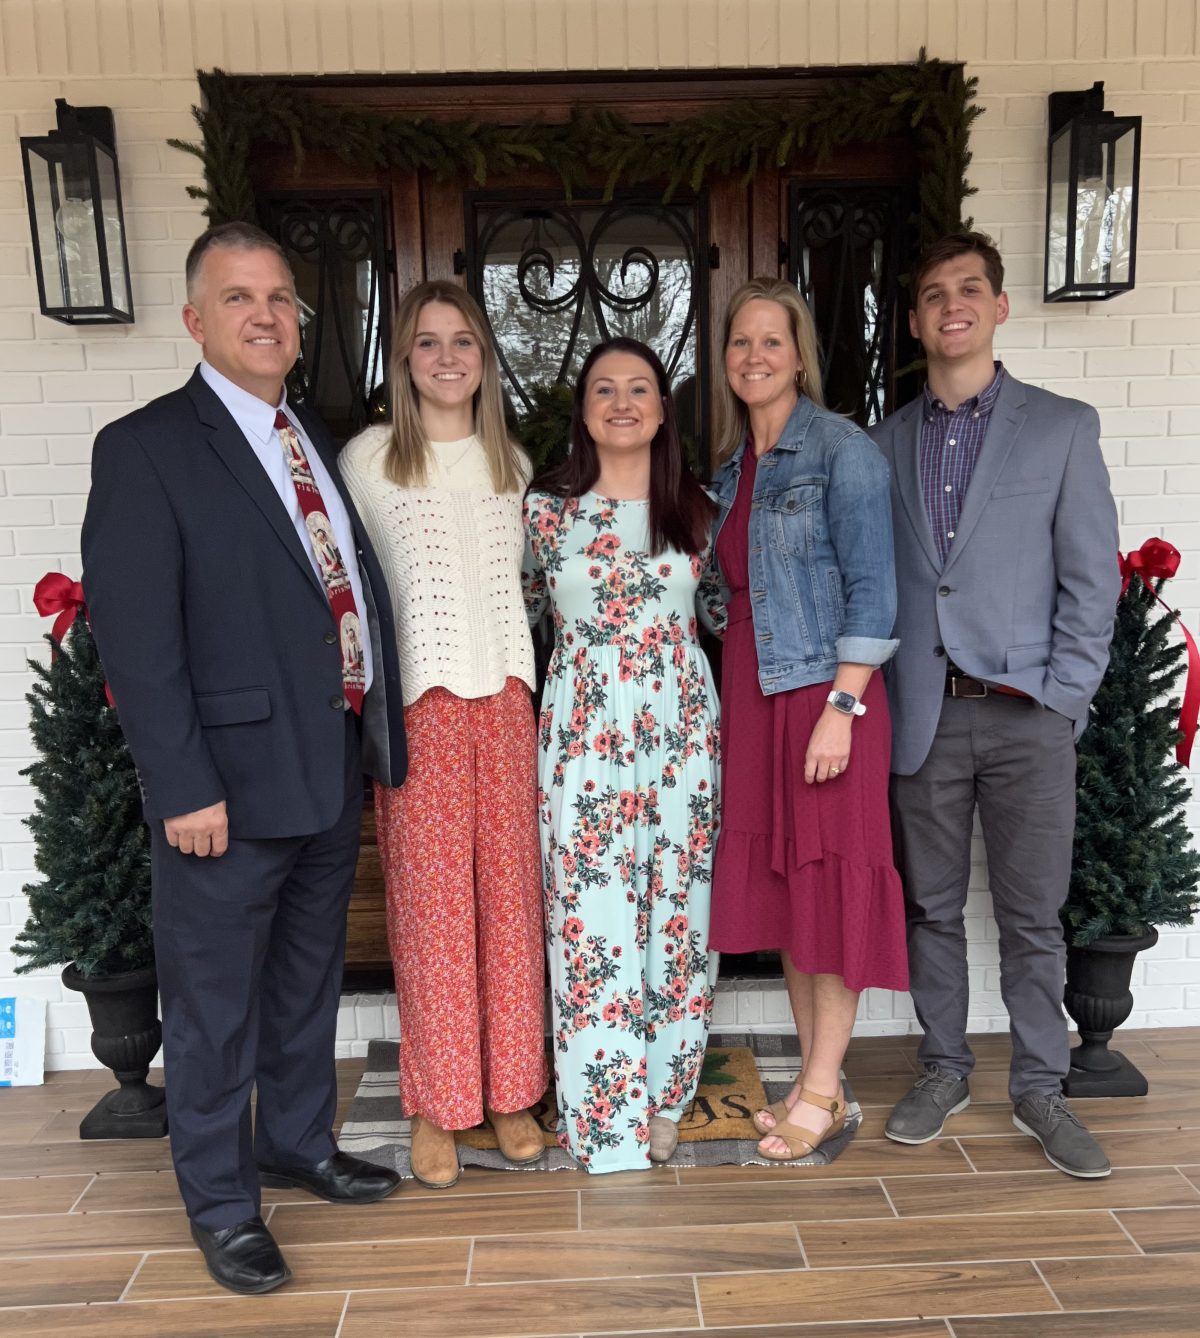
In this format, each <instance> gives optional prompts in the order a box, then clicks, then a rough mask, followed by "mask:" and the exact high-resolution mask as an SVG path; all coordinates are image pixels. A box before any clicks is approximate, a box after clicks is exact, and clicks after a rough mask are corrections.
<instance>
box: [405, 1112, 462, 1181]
mask: <svg viewBox="0 0 1200 1338" xmlns="http://www.w3.org/2000/svg"><path fill="white" fill-rule="evenodd" d="M461 1169H462V1168H461V1167H460V1166H459V1164H458V1149H457V1147H456V1145H455V1142H454V1131H453V1130H452V1129H443V1128H441V1127H440V1126H439V1125H436V1124H433V1123H431V1122H430V1121H429V1120H426V1119H422V1118H421V1116H420V1115H414V1116H413V1117H412V1173H413V1175H415V1176H416V1178H417V1179H418V1180H419V1181H420V1182H421V1183H422V1184H423V1185H425V1186H426V1187H427V1188H429V1189H449V1188H450V1186H451V1185H452V1184H454V1182H455V1181H456V1180H457V1179H458V1177H459V1175H460V1173H461Z"/></svg>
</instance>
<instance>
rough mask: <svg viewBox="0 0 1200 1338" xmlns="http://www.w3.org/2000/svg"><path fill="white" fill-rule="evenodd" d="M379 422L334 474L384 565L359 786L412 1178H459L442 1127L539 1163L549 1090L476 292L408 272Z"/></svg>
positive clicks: (491, 398)
mask: <svg viewBox="0 0 1200 1338" xmlns="http://www.w3.org/2000/svg"><path fill="white" fill-rule="evenodd" d="M389 375H390V385H391V399H392V422H391V424H390V425H389V426H377V427H369V428H367V429H366V430H365V431H363V432H361V433H360V434H359V435H358V436H357V437H355V438H354V439H353V441H351V442H350V443H349V444H348V445H347V446H346V448H345V450H344V451H343V452H342V455H341V469H342V473H343V475H344V477H345V480H346V483H347V486H348V487H349V490H350V494H351V496H352V498H353V500H354V504H355V506H356V507H357V508H358V510H359V513H360V514H361V516H362V518H363V521H364V522H365V524H366V527H367V530H368V532H369V533H370V536H371V541H372V543H373V544H374V545H375V549H376V551H377V552H378V554H379V556H380V560H381V561H382V562H383V564H384V569H385V571H386V572H387V575H388V582H389V588H390V593H391V597H392V604H393V607H394V609H395V614H396V630H397V636H398V639H399V651H400V666H401V676H402V680H403V687H404V703H405V728H406V730H407V734H408V747H409V766H408V778H407V779H406V781H405V783H404V785H403V786H402V787H401V788H399V789H391V788H389V787H386V786H376V792H375V814H376V825H377V828H378V834H379V850H380V857H381V861H382V865H383V873H384V880H385V885H386V889H387V909H388V937H389V942H390V947H391V953H392V961H393V963H394V966H395V972H396V991H397V996H398V1002H399V1008H400V1092H401V1100H402V1102H403V1105H404V1109H405V1111H406V1113H407V1114H408V1115H409V1116H410V1117H411V1118H412V1124H413V1142H412V1166H413V1173H414V1175H416V1176H417V1178H418V1179H419V1180H421V1181H423V1182H424V1183H425V1184H427V1185H431V1186H434V1187H439V1188H440V1187H444V1186H448V1185H450V1184H453V1183H454V1181H455V1180H456V1179H457V1178H458V1172H459V1167H458V1158H457V1153H456V1150H455V1142H454V1130H456V1129H468V1128H471V1127H473V1126H474V1125H476V1124H479V1123H480V1121H481V1120H482V1119H483V1118H484V1117H485V1115H486V1117H487V1119H488V1120H489V1121H490V1122H491V1124H492V1126H493V1128H494V1130H495V1133H496V1136H497V1139H498V1141H499V1143H500V1148H501V1151H502V1152H503V1153H504V1155H505V1156H506V1157H508V1158H509V1159H510V1160H512V1161H515V1162H527V1161H533V1160H536V1158H538V1157H539V1156H541V1154H542V1148H543V1139H542V1134H541V1130H540V1129H539V1128H538V1126H537V1124H536V1122H535V1121H534V1119H533V1117H532V1116H531V1115H530V1114H529V1111H528V1108H529V1107H530V1106H531V1105H533V1104H534V1103H535V1102H537V1101H538V1100H539V1099H540V1098H541V1097H542V1095H543V1093H544V1092H545V1090H546V1079H547V1073H546V1060H545V1051H544V1043H543V986H544V974H543V934H542V898H541V861H540V851H539V845H538V831H537V798H536V794H537V780H536V741H535V729H534V718H533V712H532V708H531V705H530V692H531V690H532V687H533V683H534V663H533V648H532V644H531V641H530V636H529V629H528V624H527V622H526V619H525V613H524V608H523V603H522V596H521V555H522V550H523V542H524V538H523V532H522V526H521V498H522V494H523V492H524V490H525V486H526V484H527V482H528V477H529V466H528V463H527V461H526V459H525V457H524V455H523V453H522V452H521V450H520V448H519V447H518V446H517V445H516V444H515V443H514V442H513V441H512V440H511V439H510V438H509V436H508V433H507V431H506V429H505V425H504V413H503V404H502V399H501V392H500V379H499V372H498V369H497V364H496V355H495V352H494V350H493V348H492V343H491V340H490V338H489V336H488V333H487V328H486V325H485V323H484V317H483V314H482V312H481V311H480V310H479V307H478V306H477V305H476V303H475V302H474V300H473V299H472V298H471V297H470V296H469V295H468V294H467V293H465V292H464V291H463V290H462V289H460V288H458V287H457V286H455V285H454V284H449V283H438V282H434V283H423V284H420V285H419V286H418V287H416V288H414V289H413V290H412V291H411V292H409V293H408V294H407V295H406V296H405V298H404V299H403V301H402V302H401V303H400V308H399V311H398V312H397V317H396V324H395V332H394V344H393V351H392V356H391V365H390V369H389Z"/></svg>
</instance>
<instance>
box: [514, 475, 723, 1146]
mask: <svg viewBox="0 0 1200 1338" xmlns="http://www.w3.org/2000/svg"><path fill="white" fill-rule="evenodd" d="M648 511H649V506H648V503H646V502H624V501H610V500H607V499H605V498H601V497H598V496H596V495H595V494H594V493H588V494H586V495H585V496H583V497H580V498H572V499H564V498H561V497H552V496H548V495H547V494H545V493H539V492H531V493H530V494H529V496H528V498H527V499H526V504H525V533H526V549H525V566H524V585H525V597H526V605H527V610H528V613H529V617H530V620H531V621H533V622H536V621H537V620H538V619H539V618H540V617H541V615H542V613H543V612H544V611H545V609H546V605H547V602H548V603H549V605H550V607H551V611H552V614H553V619H554V652H553V656H552V658H551V660H550V667H549V672H548V675H547V679H546V689H545V695H544V698H543V701H542V714H541V720H540V722H539V744H540V759H539V776H538V782H539V783H538V808H539V815H540V820H541V833H542V865H543V873H544V879H545V895H546V938H547V954H548V957H549V963H550V984H551V992H552V995H553V1004H554V1066H555V1084H556V1089H557V1093H558V1115H559V1125H558V1137H559V1142H560V1143H561V1144H562V1146H563V1147H565V1148H567V1149H568V1151H570V1152H571V1153H572V1154H573V1155H574V1156H575V1157H576V1158H577V1159H578V1160H579V1161H580V1162H581V1163H582V1164H583V1165H584V1166H586V1167H587V1168H588V1170H589V1171H627V1170H638V1169H642V1168H644V1167H646V1166H648V1165H649V1164H650V1162H649V1151H648V1143H649V1136H650V1135H649V1120H650V1117H651V1116H653V1115H663V1116H666V1117H667V1118H668V1119H673V1120H679V1119H680V1118H682V1116H683V1115H684V1114H685V1113H686V1111H687V1108H688V1106H689V1104H690V1103H691V1100H692V1098H693V1096H694V1095H695V1092H696V1084H697V1081H698V1079H699V1076H700V1067H701V1064H702V1063H703V1060H704V1047H705V1043H706V1041H707V1037H708V1027H709V1021H710V1019H711V1016H712V998H713V985H714V983H715V981H716V974H717V959H716V955H715V954H710V953H708V952H707V950H706V945H707V943H708V913H709V897H710V892H711V886H712V857H713V846H714V842H715V839H716V834H717V824H718V812H719V810H718V800H717V777H718V773H719V763H720V759H719V756H718V733H717V724H718V721H717V713H718V707H717V694H716V692H715V691H714V689H713V685H712V677H711V671H710V669H709V664H708V660H707V658H706V657H705V655H704V652H703V651H702V650H701V648H700V645H699V642H698V640H697V625H696V618H697V610H699V611H700V612H701V613H702V614H703V615H704V617H705V621H706V622H708V623H709V625H710V626H712V625H717V624H718V623H719V622H720V621H721V620H723V617H724V612H723V609H722V606H721V600H720V593H719V590H718V585H717V578H716V576H715V573H714V571H713V569H712V566H711V564H710V562H709V560H708V558H709V555H708V554H707V553H703V554H701V555H700V556H698V557H692V556H689V555H687V554H684V553H678V552H675V551H672V550H668V551H665V552H663V553H661V554H659V555H658V556H657V557H651V556H650V555H649V554H648V552H647V551H646V550H647V546H648V536H647V520H648Z"/></svg>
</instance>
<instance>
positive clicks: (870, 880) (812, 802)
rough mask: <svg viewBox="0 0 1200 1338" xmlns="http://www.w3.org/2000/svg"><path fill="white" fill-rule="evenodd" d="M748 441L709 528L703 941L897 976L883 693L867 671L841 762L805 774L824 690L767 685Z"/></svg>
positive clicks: (828, 968) (826, 968) (868, 979)
mask: <svg viewBox="0 0 1200 1338" xmlns="http://www.w3.org/2000/svg"><path fill="white" fill-rule="evenodd" d="M757 464H758V461H757V460H756V458H755V456H754V452H753V450H752V449H750V448H749V447H748V448H747V449H746V450H745V451H744V452H743V456H742V473H741V478H740V479H739V481H738V490H737V495H736V497H735V498H734V502H733V507H732V509H731V510H730V512H729V516H728V518H727V519H726V521H725V524H724V525H723V526H722V527H721V533H720V536H719V538H718V540H717V560H718V562H719V564H720V567H721V573H722V575H723V576H724V578H725V582H726V584H727V585H728V587H729V590H730V600H729V627H728V630H727V631H726V633H725V645H724V649H723V651H722V655H721V752H722V757H723V768H722V786H721V835H720V838H719V840H718V842H717V853H716V861H715V865H714V869H713V898H712V922H711V928H710V931H709V947H710V948H715V949H717V950H718V951H720V952H757V951H762V950H767V949H772V948H778V949H783V950H786V951H787V952H788V953H790V955H791V958H792V961H793V963H794V964H795V966H796V969H797V970H798V971H803V972H806V973H810V974H823V975H824V974H827V975H834V976H841V977H842V979H843V980H844V982H845V984H846V987H847V988H848V989H852V990H863V989H866V988H867V987H868V986H877V987H881V988H884V989H891V990H907V989H908V956H907V951H906V947H905V933H904V894H903V891H902V889H901V886H900V877H899V875H898V874H897V872H896V868H895V865H894V864H893V862H892V836H891V827H890V824H889V819H888V766H889V763H890V760H891V743H892V728H891V721H890V718H889V716H888V706H887V693H886V690H885V688H884V685H883V680H882V678H881V676H880V675H879V674H872V675H871V681H870V683H869V684H868V685H867V689H866V691H865V693H864V694H863V699H862V700H863V704H864V705H865V706H866V708H867V713H866V715H862V716H858V717H856V719H855V721H854V728H853V733H852V736H851V745H850V764H849V766H848V767H847V768H846V770H845V771H844V772H843V773H842V774H841V775H840V776H837V777H835V778H834V779H833V780H828V781H825V782H824V783H823V784H816V783H814V784H812V785H808V784H805V780H804V755H805V752H806V751H807V748H808V740H809V736H810V735H811V734H812V730H813V726H814V725H815V724H816V722H817V719H818V717H819V716H820V714H821V712H822V711H823V710H824V709H825V699H826V698H827V697H828V696H829V690H830V683H829V682H824V683H814V684H812V685H811V686H809V687H803V688H793V689H792V690H791V691H788V692H778V693H775V694H774V695H772V696H769V697H768V696H764V695H763V691H762V689H761V687H760V686H759V682H758V653H757V650H756V647H755V640H754V624H753V622H752V620H751V612H750V595H749V590H748V575H747V572H748V559H749V524H750V499H751V497H752V495H753V493H754V477H755V471H756V467H757Z"/></svg>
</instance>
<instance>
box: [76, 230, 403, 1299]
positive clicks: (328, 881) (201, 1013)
mask: <svg viewBox="0 0 1200 1338" xmlns="http://www.w3.org/2000/svg"><path fill="white" fill-rule="evenodd" d="M187 293H188V301H187V305H186V306H185V307H184V309H183V319H184V323H185V325H186V326H187V330H188V333H189V334H190V335H191V336H192V338H193V339H195V340H196V342H197V343H199V344H200V345H201V347H202V349H203V352H204V357H203V361H202V362H201V364H200V366H199V367H198V368H197V370H196V372H195V373H194V374H193V376H192V377H191V379H190V380H189V381H188V383H187V385H185V386H184V387H183V389H181V390H178V391H175V392H173V393H172V394H169V395H164V396H163V397H162V398H160V399H157V400H154V401H153V402H152V403H150V404H148V405H146V406H145V407H144V408H142V409H139V410H137V411H136V412H134V413H132V414H129V415H128V416H127V417H125V418H122V419H120V420H119V421H118V422H116V423H113V424H111V425H110V426H109V427H106V428H105V429H104V430H103V431H102V432H101V433H100V434H99V436H98V437H97V438H96V443H95V450H94V453H93V460H92V491H91V495H90V497H89V499H88V507H87V514H86V516H85V519H84V524H83V561H84V572H83V583H84V589H85V591H86V593H87V599H88V605H89V608H90V611H91V616H92V622H93V626H94V629H95V634H96V640H97V643H98V645H99V648H100V654H101V658H102V660H103V664H104V669H105V673H106V674H107V676H108V681H109V685H110V687H111V690H112V693H113V698H114V700H115V702H116V707H117V710H118V712H119V714H120V719H121V726H122V729H123V730H124V732H125V736H126V738H127V740H128V743H129V747H130V751H131V752H132V754H133V759H134V762H135V763H136V765H137V768H138V775H139V779H140V781H141V784H142V790H143V801H144V807H145V814H146V819H147V822H148V823H149V825H150V831H151V837H152V871H153V905H154V943H155V957H156V962H157V968H158V980H159V989H160V991H161V995H162V1006H163V1052H164V1059H165V1064H166V1075H167V1102H168V1111H169V1117H170V1125H171V1151H172V1156H173V1159H174V1162H175V1170H176V1176H177V1178H178V1181H179V1187H180V1192H181V1194H182V1196H183V1200H184V1204H185V1205H186V1207H187V1212H188V1217H189V1218H190V1220H191V1226H192V1235H193V1237H194V1238H195V1240H196V1242H197V1244H198V1245H199V1246H200V1249H201V1250H202V1252H203V1253H204V1256H205V1260H206V1262H207V1264H208V1267H209V1271H210V1272H211V1273H212V1275H213V1277H214V1278H216V1280H217V1281H218V1282H220V1283H221V1284H222V1285H223V1286H225V1287H228V1288H229V1289H231V1290H233V1291H238V1292H246V1293H256V1292H265V1291H270V1290H271V1289H272V1288H274V1287H278V1286H279V1285H280V1284H282V1283H283V1282H286V1281H287V1279H288V1277H289V1276H290V1272H289V1270H288V1267H287V1265H286V1263H285V1262H284V1260H283V1257H282V1255H281V1254H280V1252H279V1249H278V1247H277V1246H276V1244H275V1241H274V1240H273V1239H272V1237H271V1234H270V1232H269V1231H268V1230H267V1228H266V1226H265V1225H264V1224H263V1221H262V1218H261V1217H260V1215H259V1210H260V1184H267V1185H271V1186H296V1187H300V1188H304V1189H307V1190H309V1191H311V1192H312V1193H314V1194H316V1195H318V1196H319V1197H321V1198H324V1199H328V1200H331V1201H334V1202H352V1203H365V1202H371V1201H374V1200H377V1199H381V1198H383V1197H384V1196H385V1195H387V1194H390V1193H391V1192H392V1191H393V1190H394V1189H395V1188H396V1187H397V1185H398V1183H399V1180H398V1177H397V1176H396V1175H395V1174H394V1173H393V1172H391V1171H388V1170H385V1169H383V1168H381V1167H378V1166H373V1165H371V1164H370V1163H367V1162H363V1161H359V1160H358V1159H356V1158H353V1157H349V1156H347V1155H345V1154H344V1153H341V1152H339V1151H338V1150H337V1145H336V1143H335V1142H334V1138H333V1133H332V1124H333V1115H334V1106H335V1101H336V1074H335V1067H334V1058H333V1056H334V1036H335V1030H336V1022H337V1006H338V995H339V991H340V986H341V968H342V959H343V950H344V946H345V933H346V908H347V903H348V901H349V896H350V889H351V884H352V881H353V876H354V868H355V863H356V860H357V853H358V835H359V819H360V811H361V805H362V772H363V770H364V767H365V769H366V770H368V771H369V772H370V773H371V774H372V775H375V776H377V777H378V778H379V779H380V780H382V781H384V782H385V783H386V784H389V785H398V784H399V783H400V782H401V780H402V779H403V776H404V770H405V765H406V757H405V746H404V730H403V713H402V702H401V695H400V674H399V663H398V656H397V650H396V643H395V634H394V629H393V624H392V614H391V608H390V605H389V603H388V596H387V587H386V584H385V582H384V579H383V574H382V571H381V570H380V568H379V565H378V563H377V561H376V559H375V556H374V554H373V552H372V551H371V548H370V545H369V543H368V541H367V538H366V535H365V532H364V531H363V528H362V525H361V523H360V521H359V518H358V516H357V515H356V514H355V511H354V508H353V506H352V504H351V503H350V501H349V500H348V498H347V497H346V496H345V495H344V494H343V493H342V491H341V488H340V486H339V484H338V471H337V468H336V465H335V459H334V457H335V447H334V444H333V442H332V441H331V439H330V438H329V436H328V434H327V433H326V431H325V429H324V427H323V426H322V425H321V423H320V422H319V421H318V419H317V418H316V417H315V416H313V415H312V414H310V413H308V412H306V411H305V410H303V409H301V408H298V407H296V406H293V405H290V404H288V402H287V396H286V394H285V392H284V389H283V380H284V377H285V376H286V374H287V373H288V371H289V369H290V368H291V366H292V364H293V363H294V362H295V360H296V356H297V354H298V352H299V347H300V334H299V320H298V309H297V302H296V293H295V285H294V281H293V278H292V274H291V271H290V269H289V267H288V263H287V260H286V258H285V256H284V254H283V252H282V250H281V249H280V248H279V247H278V246H277V245H276V243H275V242H274V241H273V240H272V239H271V238H270V237H268V236H267V235H266V234H265V233H263V232H261V231H260V230H259V229H257V228H253V227H250V226H249V225H245V224H238V223H234V224H226V225H224V226H222V227H218V228H214V229H211V230H210V231H209V232H207V233H205V234H204V235H203V236H202V237H200V238H199V239H198V240H197V241H196V243H195V244H194V245H193V247H192V249H191V252H190V254H189V256H188V261H187ZM298 452H303V455H304V457H306V460H307V464H308V466H309V471H310V472H311V476H312V482H313V483H314V484H315V487H316V492H315V494H314V493H313V492H312V491H311V489H309V488H308V487H307V476H306V475H303V474H302V476H301V477H302V479H303V480H304V481H305V483H306V487H305V493H306V498H307V506H306V507H302V505H301V501H300V499H299V498H298V496H297V488H296V486H295V482H294V481H293V479H294V475H293V469H294V468H296V467H298V466H297V464H296V460H295V457H296V456H297V453H298ZM314 499H315V500H314ZM316 504H319V506H320V510H321V511H322V512H323V514H324V515H326V516H327V517H328V519H329V523H330V525H331V527H332V536H328V535H327V537H326V543H327V544H332V546H333V547H334V548H336V553H337V556H338V559H339V561H340V564H341V565H340V566H339V567H338V569H337V571H338V573H339V581H340V585H341V586H342V587H344V585H345V581H346V578H347V577H348V579H349V585H350V591H351V596H352V598H353V605H352V606H351V605H349V604H347V603H346V602H345V601H346V599H347V598H348V597H347V596H346V595H345V594H344V590H343V591H339V590H337V589H336V588H334V586H333V585H332V584H330V583H329V580H328V575H327V574H326V576H324V577H323V574H322V569H323V566H324V567H328V558H329V555H328V554H325V555H318V553H317V552H316V550H315V548H314V544H313V540H312V538H311V535H310V531H309V529H308V527H307V526H306V524H305V510H306V509H307V510H311V509H313V507H314V505H316ZM322 557H324V559H325V560H324V562H323V561H322ZM331 591H332V595H333V598H334V600H335V603H334V604H333V605H331V602H330V601H331ZM335 607H340V608H341V609H342V614H341V615H340V620H341V621H342V622H345V621H346V618H347V617H349V619H350V621H352V622H355V623H356V624H357V626H358V628H359V632H358V640H359V642H360V643H361V646H362V650H363V664H364V666H365V669H366V694H365V698H363V697H362V696H361V679H362V673H361V669H357V667H356V666H347V665H346V664H345V663H344V662H343V655H344V651H343V646H342V639H341V638H340V637H339V635H338V622H339V618H337V617H335V612H334V610H335ZM347 609H348V610H349V613H348V614H347V613H346V610H347ZM356 670H357V672H356ZM359 707H361V714H360V713H359V709H357V708H359ZM352 708H354V709H352ZM252 1089H257V1110H256V1118H255V1120H254V1124H253V1132H252V1125H251V1114H250V1101H251V1091H252Z"/></svg>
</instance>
